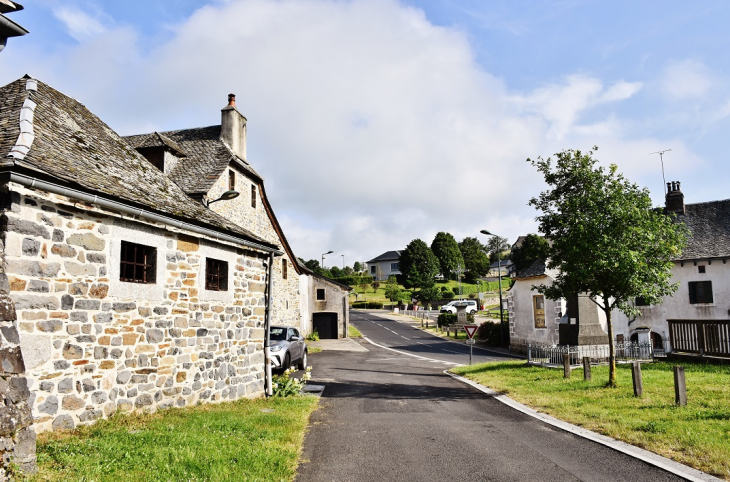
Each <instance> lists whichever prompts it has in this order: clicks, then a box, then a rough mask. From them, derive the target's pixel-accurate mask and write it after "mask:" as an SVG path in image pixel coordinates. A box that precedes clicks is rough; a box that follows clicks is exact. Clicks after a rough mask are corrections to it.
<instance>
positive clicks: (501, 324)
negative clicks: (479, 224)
mask: <svg viewBox="0 0 730 482" xmlns="http://www.w3.org/2000/svg"><path fill="white" fill-rule="evenodd" d="M479 232H480V233H482V234H484V235H485V236H496V234H492V233H490V232H489V231H487V230H486V229H482V230H481V231H479ZM499 248H500V246H497V279H498V280H499V337H500V345H501V346H504V316H502V259H501V257H500V254H501V253H500V251H501V250H500V249H499Z"/></svg>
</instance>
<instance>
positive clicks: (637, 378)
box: [631, 361, 644, 397]
mask: <svg viewBox="0 0 730 482" xmlns="http://www.w3.org/2000/svg"><path fill="white" fill-rule="evenodd" d="M631 378H632V379H633V381H634V396H635V397H643V396H644V384H643V383H642V381H641V362H637V361H635V362H632V363H631Z"/></svg>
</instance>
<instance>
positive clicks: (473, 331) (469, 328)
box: [464, 325, 479, 365]
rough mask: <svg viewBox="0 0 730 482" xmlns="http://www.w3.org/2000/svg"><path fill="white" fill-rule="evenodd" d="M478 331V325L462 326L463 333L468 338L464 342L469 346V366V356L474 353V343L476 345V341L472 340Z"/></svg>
mask: <svg viewBox="0 0 730 482" xmlns="http://www.w3.org/2000/svg"><path fill="white" fill-rule="evenodd" d="M478 329H479V326H478V325H464V331H466V336H468V337H469V338H468V339H467V340H466V344H467V345H469V365H471V355H472V352H473V351H474V343H476V340H475V339H474V335H475V334H476V332H477V330H478Z"/></svg>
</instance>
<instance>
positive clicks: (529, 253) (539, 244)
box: [511, 234, 549, 273]
mask: <svg viewBox="0 0 730 482" xmlns="http://www.w3.org/2000/svg"><path fill="white" fill-rule="evenodd" d="M548 247H549V246H548V242H547V240H546V239H545V238H543V237H542V236H539V235H537V234H528V235H527V236H525V239H524V240H522V244H521V245H520V246H518V247H516V248H514V249H513V250H512V257H511V259H512V262H513V263H514V264H515V269H516V270H517V272H518V273H519V272H520V271H522V270H525V269H527V268H529V267H530V266H531V265H532V263H534V262H535V261H537V260H538V259H546V258H547V249H548Z"/></svg>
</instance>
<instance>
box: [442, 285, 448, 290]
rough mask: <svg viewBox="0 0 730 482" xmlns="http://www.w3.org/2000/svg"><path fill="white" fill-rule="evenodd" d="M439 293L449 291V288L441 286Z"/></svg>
mask: <svg viewBox="0 0 730 482" xmlns="http://www.w3.org/2000/svg"><path fill="white" fill-rule="evenodd" d="M441 291H449V287H448V286H442V287H441Z"/></svg>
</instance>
